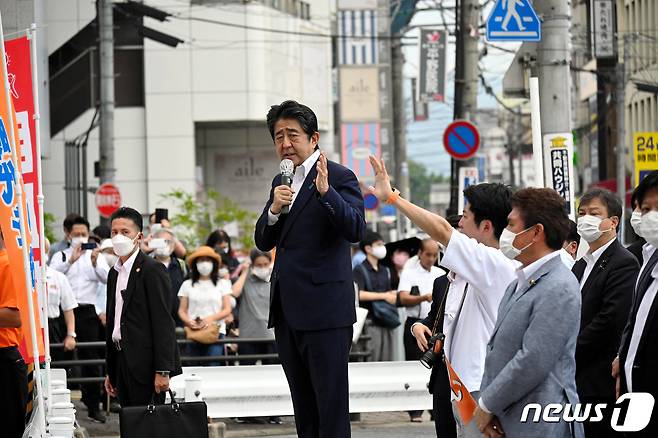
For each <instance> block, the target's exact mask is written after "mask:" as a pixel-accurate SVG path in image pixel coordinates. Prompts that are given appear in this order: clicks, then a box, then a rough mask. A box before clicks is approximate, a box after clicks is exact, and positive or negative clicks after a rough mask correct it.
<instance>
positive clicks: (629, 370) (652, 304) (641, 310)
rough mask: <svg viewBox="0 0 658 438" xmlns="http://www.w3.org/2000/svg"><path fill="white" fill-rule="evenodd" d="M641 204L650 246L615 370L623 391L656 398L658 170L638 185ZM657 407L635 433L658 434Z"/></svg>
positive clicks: (638, 198) (636, 288) (641, 271)
mask: <svg viewBox="0 0 658 438" xmlns="http://www.w3.org/2000/svg"><path fill="white" fill-rule="evenodd" d="M637 204H638V205H639V206H640V209H641V212H642V225H641V230H642V235H643V237H644V238H645V239H646V241H647V245H645V247H644V249H643V252H644V258H643V260H644V263H643V265H642V269H640V274H639V278H638V281H637V284H636V286H635V293H634V295H633V302H632V306H631V312H630V315H629V317H628V321H627V323H626V327H625V328H624V333H623V335H622V338H621V347H620V349H619V357H618V358H616V359H615V360H614V362H613V364H612V373H613V376H615V377H616V378H617V388H618V392H619V393H622V394H625V393H627V392H633V393H637V392H648V393H650V394H651V395H652V396H653V397H654V399H655V398H658V378H656V369H658V314H657V313H656V311H657V310H658V299H657V298H656V295H658V294H657V292H658V281H657V279H658V266H656V263H657V262H658V251H656V246H657V245H658V171H653V172H651V173H649V174H648V175H647V176H646V177H645V178H644V179H643V180H642V182H641V183H640V185H639V186H638V188H637ZM656 410H657V409H656V407H654V409H653V412H652V414H651V419H650V422H649V424H648V425H647V427H645V428H644V429H643V430H641V431H638V432H637V433H634V434H633V436H638V437H647V438H649V437H651V438H654V437H656V436H658V414H657V413H656Z"/></svg>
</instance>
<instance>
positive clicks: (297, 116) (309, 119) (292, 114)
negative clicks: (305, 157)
mask: <svg viewBox="0 0 658 438" xmlns="http://www.w3.org/2000/svg"><path fill="white" fill-rule="evenodd" d="M281 119H293V120H297V121H298V122H299V125H300V126H301V127H302V129H303V130H304V132H305V133H306V135H307V136H308V139H309V140H310V139H311V137H312V136H313V134H315V133H316V132H318V118H317V117H316V115H315V113H314V112H313V110H312V109H311V108H309V107H307V106H306V105H302V104H301V103H298V102H295V101H294V100H286V101H285V102H283V103H281V104H280V105H272V107H271V108H270V111H269V112H268V113H267V128H268V129H269V130H270V135H271V136H272V140H274V125H276V122H278V121H279V120H281Z"/></svg>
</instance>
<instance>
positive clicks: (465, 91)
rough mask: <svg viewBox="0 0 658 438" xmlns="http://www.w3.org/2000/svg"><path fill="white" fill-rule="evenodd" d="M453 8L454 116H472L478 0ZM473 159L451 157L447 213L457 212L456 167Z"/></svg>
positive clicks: (462, 2) (457, 180)
mask: <svg viewBox="0 0 658 438" xmlns="http://www.w3.org/2000/svg"><path fill="white" fill-rule="evenodd" d="M456 10H457V11H458V15H459V16H458V17H457V24H458V27H457V47H456V53H455V56H456V60H455V66H456V67H455V107H454V112H453V117H454V119H455V120H457V119H466V120H470V121H472V122H473V121H474V120H475V113H476V111H477V95H478V61H479V56H480V54H479V52H478V40H479V30H478V28H479V18H480V5H479V0H460V1H459V4H458V5H457V8H456ZM474 163H475V160H474V159H468V160H455V159H454V158H453V159H452V160H451V176H450V208H449V214H460V213H461V212H459V211H457V203H458V199H459V169H460V168H462V167H470V166H473V165H474Z"/></svg>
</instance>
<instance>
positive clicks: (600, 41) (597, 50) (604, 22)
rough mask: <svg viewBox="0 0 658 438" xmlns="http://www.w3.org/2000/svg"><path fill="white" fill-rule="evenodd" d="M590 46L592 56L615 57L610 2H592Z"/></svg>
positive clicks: (598, 0)
mask: <svg viewBox="0 0 658 438" xmlns="http://www.w3.org/2000/svg"><path fill="white" fill-rule="evenodd" d="M593 1H594V11H593V13H592V40H593V41H592V43H593V44H592V45H593V47H594V56H595V57H597V58H610V57H612V56H615V20H614V5H613V3H612V0H593Z"/></svg>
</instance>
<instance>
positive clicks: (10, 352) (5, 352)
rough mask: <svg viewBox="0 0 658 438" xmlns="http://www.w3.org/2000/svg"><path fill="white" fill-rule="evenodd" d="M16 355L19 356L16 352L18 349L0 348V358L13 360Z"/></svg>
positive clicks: (13, 347)
mask: <svg viewBox="0 0 658 438" xmlns="http://www.w3.org/2000/svg"><path fill="white" fill-rule="evenodd" d="M16 355H19V356H20V353H19V352H18V347H15V346H12V347H1V348H0V358H3V359H15V358H16Z"/></svg>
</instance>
